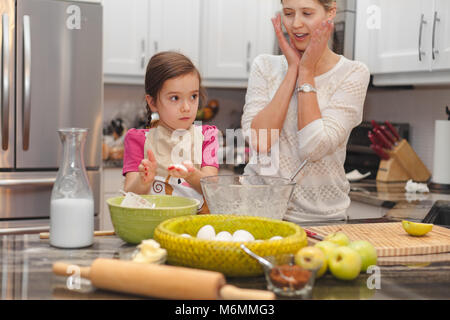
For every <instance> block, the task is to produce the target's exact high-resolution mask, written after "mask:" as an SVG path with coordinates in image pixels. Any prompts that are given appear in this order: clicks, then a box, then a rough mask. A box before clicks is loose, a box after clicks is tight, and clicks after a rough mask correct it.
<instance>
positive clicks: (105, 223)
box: [100, 168, 125, 230]
mask: <svg viewBox="0 0 450 320" xmlns="http://www.w3.org/2000/svg"><path fill="white" fill-rule="evenodd" d="M124 180H125V178H124V177H123V176H122V168H104V169H103V178H102V200H101V201H102V204H103V205H102V206H101V210H102V211H101V213H100V229H101V230H114V227H113V225H112V222H111V216H110V213H109V208H108V204H107V203H106V200H107V199H109V198H114V197H118V196H121V195H122V194H121V193H120V192H119V190H121V189H123V183H124Z"/></svg>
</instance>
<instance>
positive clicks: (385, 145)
mask: <svg viewBox="0 0 450 320" xmlns="http://www.w3.org/2000/svg"><path fill="white" fill-rule="evenodd" d="M373 131H374V132H375V136H376V137H377V138H378V139H379V140H380V141H381V142H382V144H383V148H386V149H392V148H393V145H392V143H391V142H390V141H389V139H388V138H386V136H385V135H384V134H383V132H381V131H380V129H378V128H375V129H373Z"/></svg>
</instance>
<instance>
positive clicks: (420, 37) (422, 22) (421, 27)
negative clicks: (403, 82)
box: [419, 13, 427, 61]
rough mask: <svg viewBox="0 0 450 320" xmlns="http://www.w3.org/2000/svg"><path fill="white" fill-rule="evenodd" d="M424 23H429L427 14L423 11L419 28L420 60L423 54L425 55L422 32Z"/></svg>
mask: <svg viewBox="0 0 450 320" xmlns="http://www.w3.org/2000/svg"><path fill="white" fill-rule="evenodd" d="M424 24H427V22H426V21H425V15H424V14H423V13H422V16H421V18H420V29H419V61H422V55H425V51H422V33H423V25H424Z"/></svg>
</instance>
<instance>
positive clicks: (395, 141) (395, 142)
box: [380, 126, 397, 145]
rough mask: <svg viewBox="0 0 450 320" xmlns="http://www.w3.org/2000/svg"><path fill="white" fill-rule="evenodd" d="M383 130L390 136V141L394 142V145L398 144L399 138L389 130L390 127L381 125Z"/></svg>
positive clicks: (387, 136)
mask: <svg viewBox="0 0 450 320" xmlns="http://www.w3.org/2000/svg"><path fill="white" fill-rule="evenodd" d="M380 130H381V132H383V134H384V135H385V136H386V138H388V140H389V142H391V143H393V144H394V145H397V139H396V138H395V137H394V135H393V134H392V133H391V132H390V131H389V129H388V128H386V127H385V126H380Z"/></svg>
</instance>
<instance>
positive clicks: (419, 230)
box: [402, 220, 433, 236]
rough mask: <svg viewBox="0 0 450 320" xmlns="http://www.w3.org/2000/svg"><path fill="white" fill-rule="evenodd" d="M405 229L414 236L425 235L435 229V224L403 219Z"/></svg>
mask: <svg viewBox="0 0 450 320" xmlns="http://www.w3.org/2000/svg"><path fill="white" fill-rule="evenodd" d="M402 226H403V229H405V231H406V232H408V234H410V235H412V236H424V235H426V234H427V233H428V232H430V231H431V229H433V225H432V224H429V223H418V222H411V221H406V220H403V221H402Z"/></svg>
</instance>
